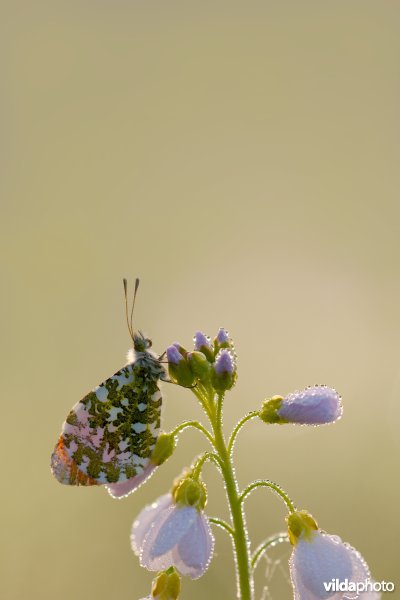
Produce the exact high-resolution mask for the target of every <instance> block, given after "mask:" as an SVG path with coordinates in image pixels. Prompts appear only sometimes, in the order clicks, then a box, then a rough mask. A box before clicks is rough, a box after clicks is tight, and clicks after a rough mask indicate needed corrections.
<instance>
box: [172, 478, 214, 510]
mask: <svg viewBox="0 0 400 600" xmlns="http://www.w3.org/2000/svg"><path fill="white" fill-rule="evenodd" d="M174 500H175V502H176V504H182V505H183V506H194V507H195V508H197V510H202V509H203V508H204V507H205V505H206V503H207V490H206V486H205V485H204V483H202V482H200V481H197V480H195V479H193V478H192V477H191V476H190V475H189V476H187V477H185V478H184V479H183V480H181V483H180V485H178V486H177V488H176V489H175V491H174Z"/></svg>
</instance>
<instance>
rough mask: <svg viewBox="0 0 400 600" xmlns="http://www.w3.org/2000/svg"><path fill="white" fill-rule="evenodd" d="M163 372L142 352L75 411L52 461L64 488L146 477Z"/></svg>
mask: <svg viewBox="0 0 400 600" xmlns="http://www.w3.org/2000/svg"><path fill="white" fill-rule="evenodd" d="M162 371H163V369H162V367H161V365H159V363H157V362H156V361H155V359H154V358H152V357H151V356H150V355H149V354H148V353H143V354H142V357H141V358H140V359H137V360H135V361H134V362H133V363H131V364H128V365H127V366H126V367H123V368H122V369H121V370H120V371H118V372H117V373H115V375H113V376H112V377H110V378H109V379H107V380H106V381H104V383H102V384H101V385H99V386H98V387H97V388H95V389H94V390H93V391H92V392H90V393H89V394H87V395H86V396H85V397H84V398H83V399H82V400H81V401H80V402H78V403H77V404H76V405H75V406H74V408H73V409H72V410H71V412H70V413H69V415H68V417H67V419H66V421H65V423H64V426H63V429H62V433H61V436H60V439H59V442H58V444H57V446H56V448H55V451H54V453H53V456H52V469H53V473H54V475H55V476H56V477H57V479H58V480H59V481H61V483H66V484H82V485H96V484H107V483H120V482H124V481H126V480H128V479H131V478H132V477H135V476H137V475H140V474H141V473H143V471H144V469H145V468H146V467H147V466H148V464H149V461H150V457H151V454H152V451H153V449H154V446H155V443H156V441H157V436H158V433H159V430H160V417H161V403H162V397H161V392H160V389H159V387H158V382H159V378H160V375H161V373H162Z"/></svg>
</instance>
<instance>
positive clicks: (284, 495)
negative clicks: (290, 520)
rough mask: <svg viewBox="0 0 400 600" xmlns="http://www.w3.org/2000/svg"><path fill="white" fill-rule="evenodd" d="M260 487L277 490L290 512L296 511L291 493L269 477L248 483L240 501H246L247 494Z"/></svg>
mask: <svg viewBox="0 0 400 600" xmlns="http://www.w3.org/2000/svg"><path fill="white" fill-rule="evenodd" d="M259 487H266V488H269V489H271V490H273V491H274V492H276V493H277V494H278V496H280V497H281V498H282V500H283V501H284V503H285V504H286V506H287V508H288V510H289V512H290V513H293V512H295V511H296V507H295V505H294V504H293V502H292V501H291V499H290V498H289V494H287V492H285V491H283V489H282V488H281V487H280V486H279V485H278V484H277V483H274V482H273V481H269V480H268V479H259V480H257V481H253V483H250V485H248V486H247V487H246V488H245V489H244V490H243V492H242V493H241V494H240V496H239V502H240V503H241V504H243V502H244V501H245V499H246V498H247V496H248V495H249V494H251V492H252V491H253V490H255V489H257V488H259Z"/></svg>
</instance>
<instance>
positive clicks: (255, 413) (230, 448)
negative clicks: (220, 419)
mask: <svg viewBox="0 0 400 600" xmlns="http://www.w3.org/2000/svg"><path fill="white" fill-rule="evenodd" d="M258 415H259V411H258V410H254V411H253V412H251V413H249V414H248V415H246V416H245V417H243V419H241V420H240V421H239V423H238V424H237V425H236V427H235V429H234V430H233V431H232V435H231V437H230V440H229V444H228V452H229V454H231V453H232V451H233V446H234V444H235V441H236V436H237V434H238V433H239V431H240V430H241V429H242V427H243V425H244V424H245V423H247V421H250V419H255V417H258Z"/></svg>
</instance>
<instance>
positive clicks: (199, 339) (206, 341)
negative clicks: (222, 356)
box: [193, 331, 214, 362]
mask: <svg viewBox="0 0 400 600" xmlns="http://www.w3.org/2000/svg"><path fill="white" fill-rule="evenodd" d="M193 341H194V349H195V350H197V351H198V352H202V353H203V354H204V356H205V357H206V358H207V360H209V361H210V362H214V352H213V347H212V345H211V342H210V338H208V337H206V336H205V335H204V333H202V332H201V331H196V333H195V334H194V338H193Z"/></svg>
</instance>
